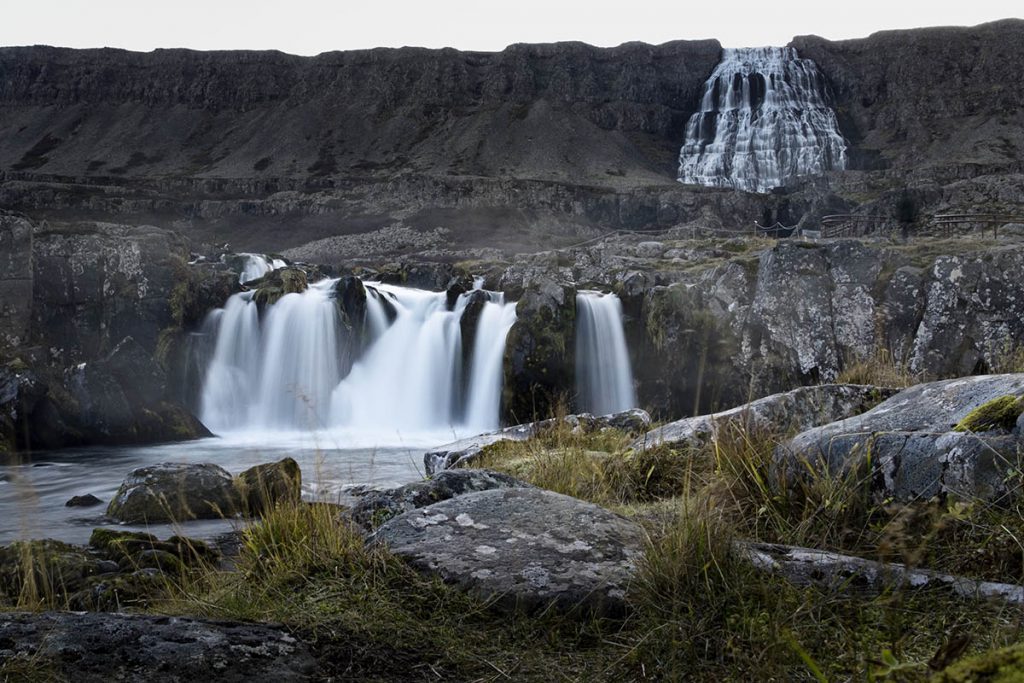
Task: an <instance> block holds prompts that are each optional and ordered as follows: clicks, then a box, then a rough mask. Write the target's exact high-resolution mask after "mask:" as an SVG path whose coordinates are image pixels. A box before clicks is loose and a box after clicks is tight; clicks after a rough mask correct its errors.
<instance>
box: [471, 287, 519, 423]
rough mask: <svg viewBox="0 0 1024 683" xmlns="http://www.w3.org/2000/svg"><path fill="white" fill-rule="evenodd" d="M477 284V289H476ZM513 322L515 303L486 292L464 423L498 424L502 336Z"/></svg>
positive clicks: (503, 350) (474, 352)
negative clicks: (486, 296) (487, 295)
mask: <svg viewBox="0 0 1024 683" xmlns="http://www.w3.org/2000/svg"><path fill="white" fill-rule="evenodd" d="M479 286H480V285H479V284H477V288H479ZM515 322H516V304H515V302H512V303H506V302H505V295H504V294H495V293H493V292H492V293H489V297H488V301H487V303H486V304H484V307H483V310H482V311H481V312H480V321H479V322H478V323H477V329H476V340H475V342H474V344H473V355H472V356H471V358H472V362H471V364H470V374H469V378H470V379H469V398H468V399H467V400H466V424H467V425H468V426H469V427H472V428H477V429H481V430H486V429H488V428H490V425H496V424H498V423H499V419H498V414H499V411H500V409H501V383H502V375H503V367H502V364H503V361H504V358H505V339H506V338H507V337H508V332H509V330H511V329H512V325H513V324H514V323H515Z"/></svg>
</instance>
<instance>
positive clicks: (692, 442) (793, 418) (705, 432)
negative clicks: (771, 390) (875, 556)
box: [631, 384, 895, 450]
mask: <svg viewBox="0 0 1024 683" xmlns="http://www.w3.org/2000/svg"><path fill="white" fill-rule="evenodd" d="M893 393H895V390H894V389H883V388H879V387H873V386H864V385H858V384H822V385H819V386H813V387H800V388H799V389H794V390H793V391H787V392H785V393H782V394H773V395H771V396H766V397H764V398H760V399H758V400H756V401H752V402H750V403H747V404H746V405H742V406H738V407H736V408H732V409H730V410H724V411H722V412H720V413H713V414H711V415H700V416H698V417H688V418H686V419H683V420H677V421H675V422H669V423H668V424H666V425H662V426H661V427H658V428H657V429H653V430H651V431H650V432H647V433H646V434H644V435H643V436H641V437H639V438H638V439H636V440H635V441H634V442H633V443H632V444H631V447H632V448H634V449H637V450H640V449H644V448H650V447H654V446H660V445H667V446H672V447H682V446H688V447H693V448H700V447H702V446H704V445H706V444H707V443H709V442H710V441H712V440H713V439H714V438H715V436H716V435H717V434H718V433H719V431H721V430H723V429H732V428H741V429H746V430H749V431H751V432H752V433H757V432H771V433H775V434H779V433H785V432H790V433H791V430H804V429H808V428H810V427H814V426H817V425H821V424H826V423H829V422H835V421H836V420H841V419H843V418H846V417H850V416H852V415H858V414H860V413H863V412H864V411H866V410H868V409H869V408H871V407H873V406H875V405H876V404H877V403H878V402H879V401H880V400H882V399H883V398H887V397H889V396H891V395H892V394H893Z"/></svg>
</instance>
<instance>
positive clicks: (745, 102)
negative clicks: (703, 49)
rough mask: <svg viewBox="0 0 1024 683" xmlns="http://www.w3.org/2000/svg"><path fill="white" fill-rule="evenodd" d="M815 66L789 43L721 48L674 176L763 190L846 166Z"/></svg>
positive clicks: (841, 142) (687, 180) (842, 145)
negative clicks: (784, 45)
mask: <svg viewBox="0 0 1024 683" xmlns="http://www.w3.org/2000/svg"><path fill="white" fill-rule="evenodd" d="M828 99H829V98H828V92H827V89H826V87H825V82H824V79H823V77H822V75H821V73H820V72H819V71H818V67H817V65H815V64H814V62H813V61H811V60H809V59H801V58H800V57H798V56H797V53H796V50H794V49H793V48H788V47H787V48H783V47H763V48H741V49H726V50H724V51H723V56H722V61H721V62H720V63H719V64H718V66H717V67H716V68H715V70H714V72H713V73H712V74H711V77H710V78H709V79H708V81H707V83H706V84H705V86H704V96H703V99H702V101H701V107H700V111H698V112H697V113H695V114H694V115H693V116H691V117H690V120H689V122H688V123H687V126H686V140H685V142H684V143H683V147H682V149H681V150H680V153H679V181H680V182H683V183H692V184H697V185H709V186H713V187H731V188H735V189H738V190H747V191H751V192H767V191H769V190H771V189H772V188H774V187H781V186H784V185H785V184H786V182H787V181H788V180H790V179H792V178H795V177H797V176H801V175H812V174H820V173H823V172H825V171H830V170H833V169H842V168H845V167H846V142H845V141H844V140H843V136H842V135H841V134H840V133H839V124H838V121H837V120H836V114H835V112H834V111H833V110H832V108H831V107H830V106H829V104H828Z"/></svg>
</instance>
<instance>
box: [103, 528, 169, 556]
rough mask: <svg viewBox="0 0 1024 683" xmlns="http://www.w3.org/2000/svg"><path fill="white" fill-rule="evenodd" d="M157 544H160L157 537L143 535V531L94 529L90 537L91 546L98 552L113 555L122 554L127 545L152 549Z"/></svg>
mask: <svg viewBox="0 0 1024 683" xmlns="http://www.w3.org/2000/svg"><path fill="white" fill-rule="evenodd" d="M157 542H159V540H158V539H157V537H156V536H154V535H153V534H147V533H143V532H141V531H119V530H117V529H103V528H97V529H93V530H92V534H91V535H90V536H89V545H90V546H92V547H93V548H96V549H97V550H102V551H105V552H111V553H119V552H121V551H122V550H123V549H124V547H125V545H133V546H135V547H139V545H140V544H141V545H142V546H143V547H146V548H152V547H153V545H154V544H155V543H157Z"/></svg>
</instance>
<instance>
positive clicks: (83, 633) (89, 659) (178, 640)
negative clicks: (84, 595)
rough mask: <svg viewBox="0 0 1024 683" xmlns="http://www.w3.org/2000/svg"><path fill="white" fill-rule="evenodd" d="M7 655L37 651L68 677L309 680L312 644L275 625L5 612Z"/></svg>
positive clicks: (0, 627)
mask: <svg viewBox="0 0 1024 683" xmlns="http://www.w3.org/2000/svg"><path fill="white" fill-rule="evenodd" d="M0 632H2V633H3V634H4V638H3V643H2V644H0V659H8V658H10V657H15V656H19V653H32V655H31V656H32V658H33V659H34V661H36V662H38V663H41V664H42V665H45V666H47V667H51V668H52V670H53V671H54V672H55V673H56V674H58V675H59V676H60V677H61V678H64V679H67V680H73V681H82V683H91V682H95V683H100V682H104V683H106V682H116V681H138V680H148V681H167V682H170V681H190V680H193V681H209V680H216V681H225V682H228V681H236V682H238V683H242V682H244V681H253V680H273V681H308V680H312V679H314V678H316V671H317V664H316V660H315V659H314V657H313V655H312V654H310V651H309V649H308V648H307V647H306V645H305V644H303V643H301V642H299V641H297V640H296V639H295V638H293V637H292V636H291V635H289V634H288V633H287V632H286V631H285V630H283V629H282V628H280V627H277V626H273V625H269V624H249V623H238V622H230V621H212V620H205V619H187V618H183V617H167V616H146V615H138V614H132V615H129V614H108V613H73V612H43V613H38V614H25V613H7V614H3V615H0Z"/></svg>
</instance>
